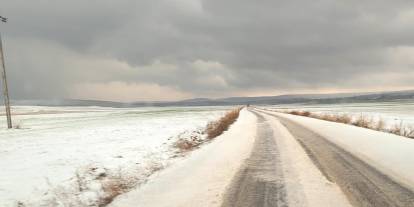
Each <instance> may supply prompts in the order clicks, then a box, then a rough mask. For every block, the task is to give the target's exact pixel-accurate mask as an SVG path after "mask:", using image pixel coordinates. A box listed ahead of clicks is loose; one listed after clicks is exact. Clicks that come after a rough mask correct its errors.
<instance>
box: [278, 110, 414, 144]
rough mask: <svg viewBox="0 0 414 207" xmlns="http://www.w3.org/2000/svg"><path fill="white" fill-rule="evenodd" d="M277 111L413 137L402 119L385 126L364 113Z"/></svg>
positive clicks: (409, 127) (412, 133) (412, 132)
mask: <svg viewBox="0 0 414 207" xmlns="http://www.w3.org/2000/svg"><path fill="white" fill-rule="evenodd" d="M278 112H282V113H287V114H292V115H297V116H305V117H310V118H315V119H321V120H325V121H331V122H337V123H343V124H349V125H354V126H357V127H363V128H367V129H372V130H376V131H381V132H387V133H391V134H395V135H399V136H403V137H408V138H412V139H414V127H413V126H408V125H405V124H404V123H403V122H402V121H401V122H400V123H397V124H394V125H392V126H391V127H390V126H387V125H386V123H385V121H384V120H383V119H381V118H380V119H377V120H375V119H373V118H372V117H367V116H364V115H360V116H358V117H352V116H350V115H348V114H321V113H313V112H309V111H299V110H292V111H278Z"/></svg>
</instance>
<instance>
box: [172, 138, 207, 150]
mask: <svg viewBox="0 0 414 207" xmlns="http://www.w3.org/2000/svg"><path fill="white" fill-rule="evenodd" d="M201 143H202V142H200V141H198V140H195V139H190V140H187V139H178V140H177V141H176V142H175V143H174V147H175V148H177V149H179V150H180V151H184V152H185V151H191V150H193V149H195V148H196V147H198V146H199V145H200V144H201Z"/></svg>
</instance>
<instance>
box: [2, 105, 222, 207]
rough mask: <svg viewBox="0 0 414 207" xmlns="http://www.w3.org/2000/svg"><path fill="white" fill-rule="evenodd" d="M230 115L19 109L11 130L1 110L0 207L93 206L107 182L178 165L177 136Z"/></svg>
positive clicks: (209, 110) (193, 110)
mask: <svg viewBox="0 0 414 207" xmlns="http://www.w3.org/2000/svg"><path fill="white" fill-rule="evenodd" d="M228 109H229V107H188V108H123V109H117V108H103V107H38V106H19V107H14V108H13V113H14V114H15V116H14V117H13V118H14V119H13V122H14V124H15V125H16V126H18V128H19V129H12V130H7V129H5V126H6V122H5V116H4V111H0V169H1V170H0V206H18V205H19V202H21V203H22V204H25V205H27V206H78V205H80V203H82V204H96V203H97V202H98V198H102V197H105V196H106V195H103V194H105V193H106V192H105V190H103V189H104V188H105V187H106V186H105V182H107V183H110V182H114V181H117V180H120V179H127V180H128V181H129V182H131V184H136V183H138V184H139V183H142V182H144V181H145V179H146V178H147V177H148V176H149V175H150V174H151V173H152V172H153V171H155V170H157V169H159V168H163V167H165V166H166V165H168V164H170V163H171V162H173V161H174V160H176V159H173V157H174V155H175V149H174V148H173V147H172V143H173V142H174V141H175V140H176V139H177V137H178V136H180V134H181V135H182V134H183V133H186V132H187V133H188V132H192V131H196V130H202V129H203V128H204V127H205V126H206V124H207V123H208V122H209V121H211V120H216V119H218V118H219V117H220V116H222V115H223V114H224V112H225V111H226V110H228ZM2 110H3V109H2ZM108 185H109V184H108Z"/></svg>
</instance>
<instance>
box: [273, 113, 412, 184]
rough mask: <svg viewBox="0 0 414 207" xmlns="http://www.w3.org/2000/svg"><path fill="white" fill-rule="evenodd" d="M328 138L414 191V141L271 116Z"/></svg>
mask: <svg viewBox="0 0 414 207" xmlns="http://www.w3.org/2000/svg"><path fill="white" fill-rule="evenodd" d="M270 113H274V114H277V115H278V116H281V117H285V118H287V119H290V120H292V121H295V122H297V123H299V124H301V125H303V126H304V127H307V128H308V129H310V130H312V131H314V132H316V133H318V134H320V135H322V136H323V137H326V138H328V139H329V140H330V141H332V142H334V143H336V144H338V145H339V146H341V147H343V148H344V149H346V150H347V151H349V152H351V153H352V154H354V155H356V156H357V157H359V158H360V159H362V160H364V161H365V162H367V163H369V164H371V165H372V166H374V167H376V168H377V169H379V170H381V171H382V172H385V173H386V174H388V175H389V176H391V177H393V178H394V179H395V180H397V181H399V182H400V183H402V184H403V185H407V187H410V188H412V189H414V173H413V172H414V165H413V163H414V157H413V156H412V154H413V152H414V139H408V138H405V137H401V136H397V135H393V134H388V133H383V132H378V131H374V130H369V129H365V128H360V127H355V126H351V125H346V124H339V123H333V122H328V121H323V120H317V119H312V118H308V117H301V116H294V115H290V114H282V113H276V112H270Z"/></svg>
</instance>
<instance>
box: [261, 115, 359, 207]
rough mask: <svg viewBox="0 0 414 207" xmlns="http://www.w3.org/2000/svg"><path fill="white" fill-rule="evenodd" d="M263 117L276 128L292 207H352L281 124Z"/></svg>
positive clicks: (274, 130) (275, 132) (275, 134)
mask: <svg viewBox="0 0 414 207" xmlns="http://www.w3.org/2000/svg"><path fill="white" fill-rule="evenodd" d="M263 116H265V118H266V119H267V120H268V121H269V123H270V126H272V128H273V134H274V137H275V139H276V141H277V143H278V149H279V151H280V158H281V163H282V164H281V167H282V169H283V176H284V182H285V184H286V191H287V199H288V204H289V206H296V207H301V206H309V207H311V206H315V207H331V206H336V207H345V206H347V207H348V206H349V207H350V206H351V204H350V203H349V202H348V200H347V198H346V197H345V195H344V194H343V193H342V191H341V190H340V188H339V187H338V186H337V185H336V184H335V183H331V182H329V181H328V180H327V179H326V178H325V176H323V175H322V173H321V172H320V171H319V169H318V168H317V167H316V166H315V165H314V164H313V162H312V161H311V160H310V158H309V157H308V156H307V154H306V153H305V151H304V149H303V148H302V147H301V146H300V144H299V143H298V142H297V141H296V139H295V138H294V137H293V136H292V135H291V134H290V132H289V131H288V130H287V129H286V128H285V127H284V126H283V125H282V124H281V123H280V122H279V120H277V119H276V118H275V117H272V116H269V115H265V114H263Z"/></svg>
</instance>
